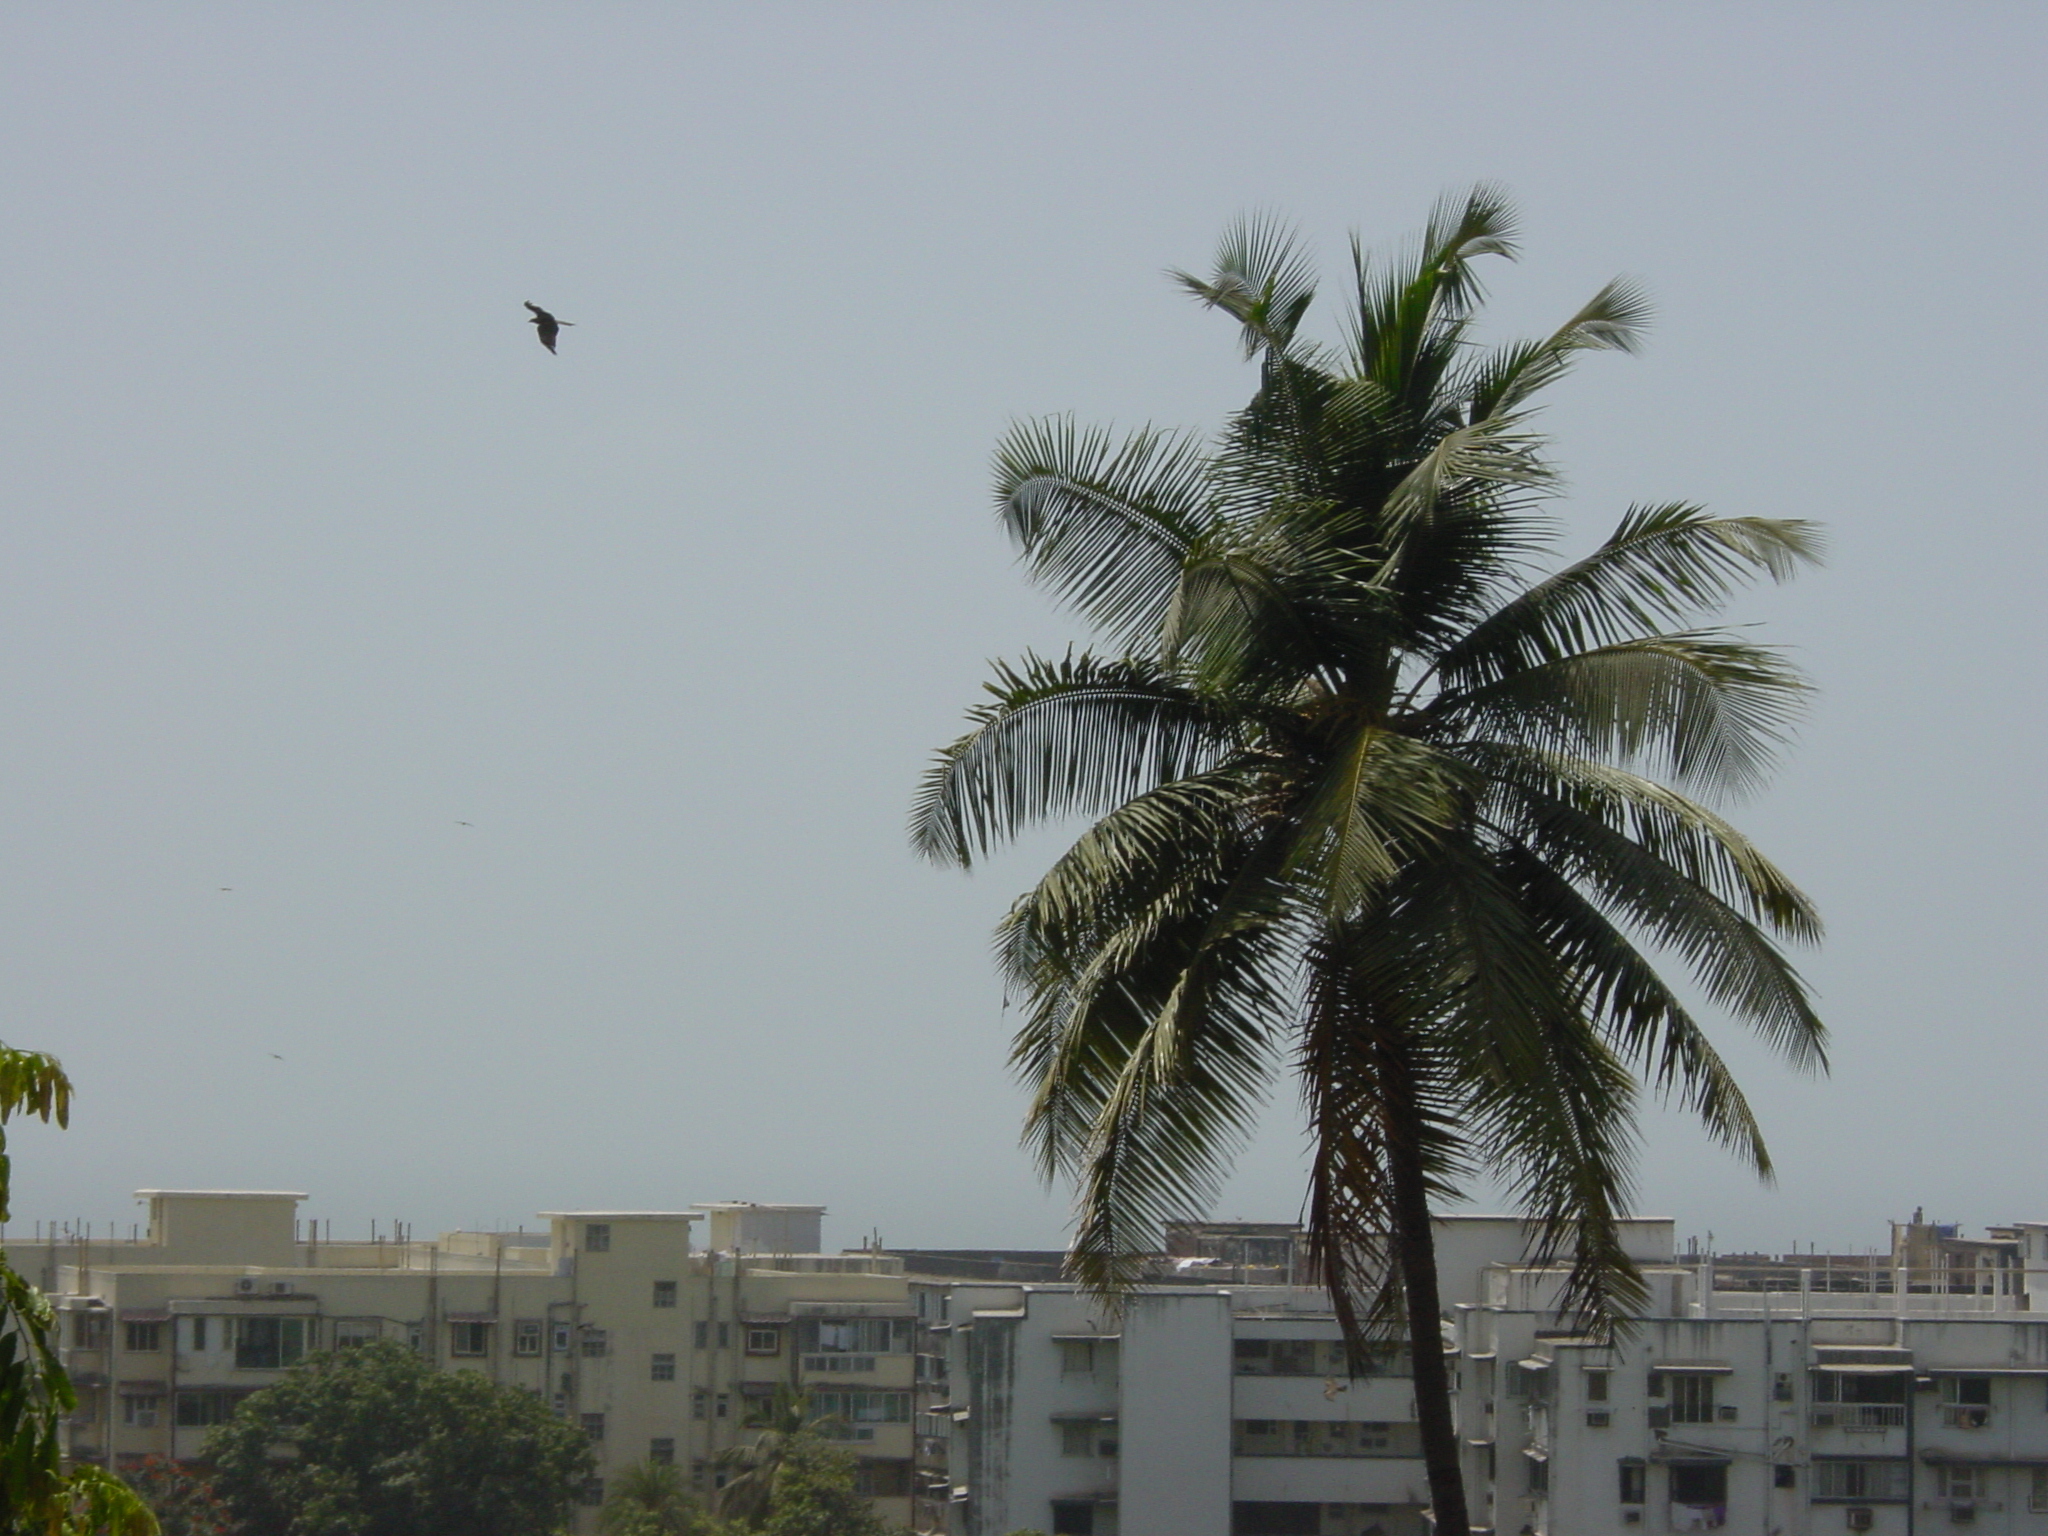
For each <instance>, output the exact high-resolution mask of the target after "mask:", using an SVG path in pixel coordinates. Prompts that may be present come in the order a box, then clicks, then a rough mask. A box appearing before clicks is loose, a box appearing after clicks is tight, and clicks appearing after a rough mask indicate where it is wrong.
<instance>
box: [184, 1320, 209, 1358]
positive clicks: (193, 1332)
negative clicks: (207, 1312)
mask: <svg viewBox="0 0 2048 1536" xmlns="http://www.w3.org/2000/svg"><path fill="white" fill-rule="evenodd" d="M185 1336H186V1337H187V1338H188V1339H190V1340H191V1348H192V1351H193V1353H195V1354H201V1355H203V1354H205V1353H206V1319H205V1318H203V1317H188V1318H186V1319H185Z"/></svg>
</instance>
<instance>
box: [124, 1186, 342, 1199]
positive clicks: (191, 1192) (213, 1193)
mask: <svg viewBox="0 0 2048 1536" xmlns="http://www.w3.org/2000/svg"><path fill="white" fill-rule="evenodd" d="M159 1195H181V1196H183V1197H185V1198H186V1199H193V1198H197V1199H201V1200H305V1199H307V1198H309V1197H308V1195H307V1194H306V1192H305V1191H304V1190H302V1189H138V1190H137V1191H135V1198H136V1199H138V1200H154V1199H155V1198H157V1197H158V1196H159Z"/></svg>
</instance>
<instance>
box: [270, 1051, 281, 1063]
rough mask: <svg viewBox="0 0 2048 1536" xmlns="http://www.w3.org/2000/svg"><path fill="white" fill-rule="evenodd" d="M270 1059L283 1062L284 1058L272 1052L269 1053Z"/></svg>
mask: <svg viewBox="0 0 2048 1536" xmlns="http://www.w3.org/2000/svg"><path fill="white" fill-rule="evenodd" d="M270 1059H271V1060H272V1061H283V1060H284V1058H283V1057H282V1056H280V1055H278V1054H277V1052H275V1051H272V1052H271V1053H270Z"/></svg>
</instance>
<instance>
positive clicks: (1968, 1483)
mask: <svg viewBox="0 0 2048 1536" xmlns="http://www.w3.org/2000/svg"><path fill="white" fill-rule="evenodd" d="M1990 1473H1991V1469H1990V1468H1989V1467H1957V1466H1947V1467H1936V1468H1935V1469H1934V1491H1935V1492H1936V1493H1937V1494H1938V1495H1939V1496H1940V1497H1942V1498H1944V1499H1960V1500H1976V1499H1981V1498H1984V1497H1985V1496H1986V1495H1988V1494H1989V1493H1990V1491H1991V1477H1990Z"/></svg>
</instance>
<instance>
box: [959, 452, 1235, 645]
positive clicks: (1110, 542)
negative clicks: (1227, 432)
mask: <svg viewBox="0 0 2048 1536" xmlns="http://www.w3.org/2000/svg"><path fill="white" fill-rule="evenodd" d="M1205 477H1206V455H1205V454H1204V453H1203V452H1202V451H1201V447H1200V445H1199V444H1198V443H1197V442H1195V441H1194V440H1193V439H1191V438H1189V437H1187V436H1185V435H1182V434H1177V433H1168V432H1155V431H1151V430H1149V429H1148V430H1145V431H1140V432H1135V433H1132V434H1130V435H1129V436H1128V437H1125V438H1124V439H1123V440H1122V441H1121V442H1119V441H1117V440H1115V439H1113V438H1112V437H1111V436H1110V434H1109V433H1107V432H1104V431H1101V430H1087V431H1084V430H1080V429H1077V428H1076V427H1075V425H1074V423H1073V421H1072V419H1071V418H1067V417H1053V418H1050V419H1046V420H1041V421H1027V422H1020V423H1018V424H1017V425H1016V426H1013V427H1012V428H1011V429H1010V430H1009V432H1008V433H1007V434H1005V436H1004V437H1003V439H1002V441H1001V442H1000V443H998V444H997V446H996V453H995V479H996V507H997V512H998V515H999V516H1000V517H1001V519H1002V523H1003V526H1004V527H1005V528H1006V529H1007V530H1008V532H1009V534H1010V537H1011V538H1012V539H1013V540H1015V541H1016V544H1017V547H1018V549H1019V550H1020V551H1021V552H1022V554H1023V557H1024V562H1025V565H1026V567H1027V569H1029V571H1030V572H1031V576H1032V579H1033V580H1034V581H1036V582H1038V584H1039V585H1041V586H1043V587H1045V588H1047V589H1048V590H1049V591H1051V592H1054V593H1056V594H1057V595H1058V596H1060V597H1061V598H1063V599H1064V600H1065V601H1067V602H1069V603H1071V604H1073V606H1074V607H1075V608H1076V609H1078V610H1079V611H1080V612H1081V613H1082V614H1083V615H1085V616H1086V617H1087V618H1088V619H1089V621H1090V622H1091V623H1093V624H1095V625H1096V626H1097V627H1098V628H1099V629H1100V630H1101V631H1102V633H1103V634H1104V635H1105V636H1107V637H1108V638H1109V639H1110V640H1112V641H1113V642H1114V643H1116V644H1117V645H1120V646H1135V645H1140V644H1142V643H1143V642H1145V641H1148V640H1150V639H1151V638H1152V636H1153V635H1155V634H1156V633H1157V630H1158V626H1159V620H1160V617H1161V615H1162V614H1163V613H1164V612H1165V609H1166V605H1167V603H1168V602H1169V601H1170V600H1171V598H1172V595H1173V592H1174V588H1175V586H1176V584H1177V583H1178V581H1179V578H1180V569H1181V562H1182V559H1183V558H1184V557H1185V556H1186V554H1187V552H1188V548H1189V546H1190V544H1192V543H1193V542H1194V540H1195V539H1196V538H1197V537H1199V536H1200V534H1201V532H1202V531H1203V529H1204V528H1205V527H1207V526H1208V524H1209V522H1210V521H1211V516H1210V513H1209V510H1208V505H1207V492H1206V487H1205Z"/></svg>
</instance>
